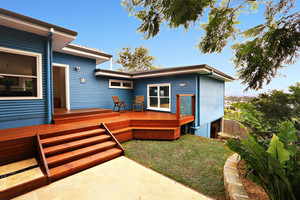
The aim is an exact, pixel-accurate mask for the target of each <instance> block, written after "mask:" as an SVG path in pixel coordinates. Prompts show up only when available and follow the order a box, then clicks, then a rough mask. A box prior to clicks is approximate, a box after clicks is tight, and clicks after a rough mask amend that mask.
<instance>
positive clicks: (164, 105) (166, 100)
mask: <svg viewBox="0 0 300 200" xmlns="http://www.w3.org/2000/svg"><path fill="white" fill-rule="evenodd" d="M160 107H161V108H170V99H169V98H160Z"/></svg>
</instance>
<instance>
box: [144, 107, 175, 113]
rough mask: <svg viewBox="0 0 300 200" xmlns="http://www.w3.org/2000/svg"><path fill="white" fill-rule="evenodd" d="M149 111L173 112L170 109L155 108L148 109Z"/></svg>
mask: <svg viewBox="0 0 300 200" xmlns="http://www.w3.org/2000/svg"><path fill="white" fill-rule="evenodd" d="M147 110H153V111H163V112H171V109H169V108H166V109H164V108H153V107H148V108H147Z"/></svg>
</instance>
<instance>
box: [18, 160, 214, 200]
mask: <svg viewBox="0 0 300 200" xmlns="http://www.w3.org/2000/svg"><path fill="white" fill-rule="evenodd" d="M77 199H78V200H79V199H80V200H81V199H82V200H119V199H120V200H164V199H166V200H173V199H174V200H192V199H193V200H206V199H210V198H208V197H206V196H204V195H202V194H200V193H198V192H196V191H194V190H192V189H190V188H188V187H186V186H184V185H182V184H180V183H178V182H176V181H174V180H172V179H169V178H167V177H165V176H163V175H161V174H159V173H157V172H155V171H153V170H151V169H149V168H146V167H144V166H142V165H140V164H138V163H137V162H135V161H132V160H130V159H129V158H126V157H124V156H122V157H119V158H116V159H114V160H111V161H109V162H106V163H103V164H100V165H98V166H95V167H93V168H90V169H88V170H85V171H83V172H80V173H77V174H74V175H72V176H70V177H67V178H64V179H62V180H60V181H57V182H54V183H51V184H50V185H47V186H45V187H42V188H39V189H37V190H34V191H32V192H29V193H27V194H24V195H22V196H19V197H17V198H15V200H77Z"/></svg>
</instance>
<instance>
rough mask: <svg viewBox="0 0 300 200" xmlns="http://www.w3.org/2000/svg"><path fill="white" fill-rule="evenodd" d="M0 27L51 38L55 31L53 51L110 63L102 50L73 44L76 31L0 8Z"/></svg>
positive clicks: (109, 56) (98, 62)
mask: <svg viewBox="0 0 300 200" xmlns="http://www.w3.org/2000/svg"><path fill="white" fill-rule="evenodd" d="M0 25H2V26H6V27H10V28H14V29H18V30H21V31H26V32H30V33H34V34H37V35H42V36H45V37H48V36H49V32H50V29H51V28H53V29H54V35H53V37H52V46H53V50H54V51H57V52H61V53H66V54H71V55H76V56H81V57H86V58H91V59H95V60H96V63H97V64H100V63H103V62H106V61H108V60H109V59H110V58H111V57H112V55H109V54H107V53H105V52H103V51H101V50H100V49H95V48H90V47H85V46H81V45H77V44H74V43H71V42H72V41H74V40H75V38H76V36H77V34H78V33H77V32H76V31H72V30H70V29H66V28H63V27H60V26H57V25H54V24H50V23H47V22H44V21H41V20H38V19H34V18H31V17H28V16H25V15H21V14H19V13H15V12H12V11H9V10H6V9H3V8H0Z"/></svg>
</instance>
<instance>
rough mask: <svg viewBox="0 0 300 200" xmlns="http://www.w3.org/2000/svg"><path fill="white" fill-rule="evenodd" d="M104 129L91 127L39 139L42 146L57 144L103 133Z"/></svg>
mask: <svg viewBox="0 0 300 200" xmlns="http://www.w3.org/2000/svg"><path fill="white" fill-rule="evenodd" d="M105 132H106V130H105V129H102V128H98V129H93V130H89V131H83V132H78V133H73V134H67V135H62V136H56V137H50V138H45V139H42V140H41V143H42V145H43V147H48V146H53V145H58V144H61V143H65V142H71V141H74V140H78V139H83V138H89V137H92V136H96V135H100V134H103V133H105Z"/></svg>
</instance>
